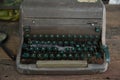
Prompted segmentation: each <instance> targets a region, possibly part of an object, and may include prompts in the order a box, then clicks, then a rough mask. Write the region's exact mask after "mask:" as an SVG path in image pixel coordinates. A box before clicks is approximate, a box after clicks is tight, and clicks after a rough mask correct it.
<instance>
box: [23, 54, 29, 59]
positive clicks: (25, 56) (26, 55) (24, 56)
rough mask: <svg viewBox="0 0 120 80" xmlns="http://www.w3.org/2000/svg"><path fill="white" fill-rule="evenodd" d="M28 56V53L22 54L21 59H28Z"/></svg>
mask: <svg viewBox="0 0 120 80" xmlns="http://www.w3.org/2000/svg"><path fill="white" fill-rule="evenodd" d="M29 56H30V55H29V53H23V54H22V58H29Z"/></svg>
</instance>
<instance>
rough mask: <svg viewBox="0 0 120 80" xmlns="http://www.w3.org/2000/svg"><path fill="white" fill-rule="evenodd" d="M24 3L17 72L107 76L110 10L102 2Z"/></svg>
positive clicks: (28, 0) (54, 0)
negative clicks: (108, 14) (107, 13)
mask: <svg viewBox="0 0 120 80" xmlns="http://www.w3.org/2000/svg"><path fill="white" fill-rule="evenodd" d="M87 1H88V0H84V1H83V0H24V1H23V3H22V5H21V17H20V34H21V44H20V49H19V53H18V56H17V61H16V64H17V70H18V71H19V72H20V73H24V74H89V73H101V72H105V71H106V70H107V68H108V64H109V61H110V59H109V51H108V47H107V45H106V41H105V34H106V10H105V6H104V4H103V3H102V1H101V0H89V2H87Z"/></svg>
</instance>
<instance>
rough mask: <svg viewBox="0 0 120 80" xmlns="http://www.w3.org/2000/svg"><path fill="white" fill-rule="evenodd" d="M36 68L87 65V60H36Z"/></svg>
mask: <svg viewBox="0 0 120 80" xmlns="http://www.w3.org/2000/svg"><path fill="white" fill-rule="evenodd" d="M36 66H37V68H80V67H87V61H85V60H84V61H79V60H60V61H58V60H53V61H37V62H36Z"/></svg>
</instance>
